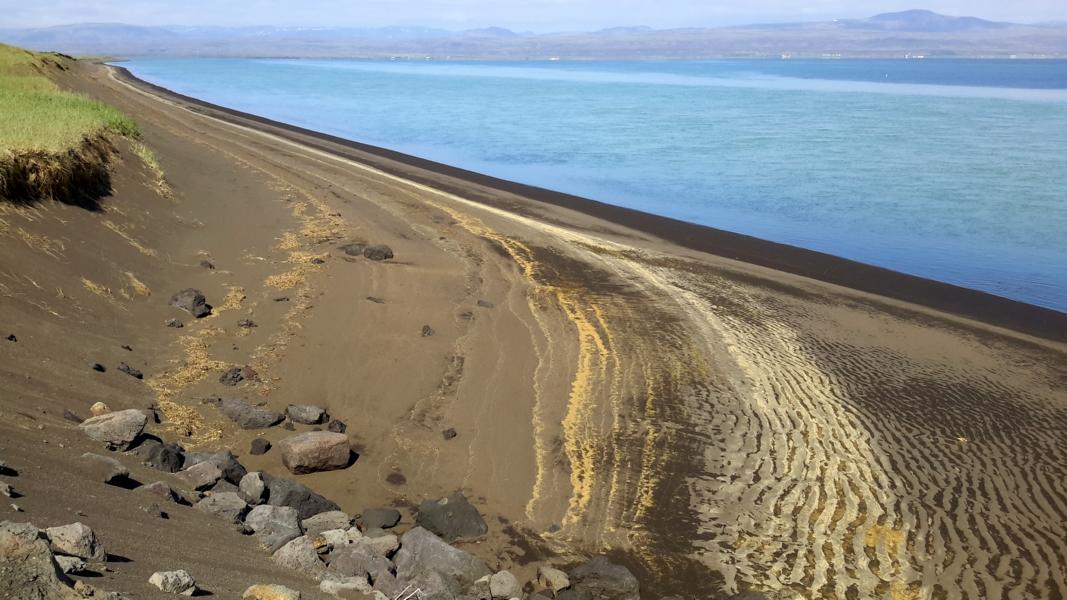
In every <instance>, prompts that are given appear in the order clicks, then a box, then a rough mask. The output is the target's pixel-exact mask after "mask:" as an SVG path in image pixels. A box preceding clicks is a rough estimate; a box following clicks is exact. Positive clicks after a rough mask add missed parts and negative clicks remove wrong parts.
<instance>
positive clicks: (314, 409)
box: [285, 404, 328, 425]
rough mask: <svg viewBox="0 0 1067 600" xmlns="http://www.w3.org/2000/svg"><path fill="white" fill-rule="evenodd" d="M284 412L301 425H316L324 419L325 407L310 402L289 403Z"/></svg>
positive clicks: (325, 415)
mask: <svg viewBox="0 0 1067 600" xmlns="http://www.w3.org/2000/svg"><path fill="white" fill-rule="evenodd" d="M285 414H286V415H287V416H288V417H289V418H290V419H292V420H293V421H295V422H297V423H301V424H303V425H318V424H319V423H322V422H323V421H325V420H326V418H327V416H328V415H327V414H326V409H324V408H320V407H318V406H312V405H310V404H290V405H289V406H288V407H286V409H285Z"/></svg>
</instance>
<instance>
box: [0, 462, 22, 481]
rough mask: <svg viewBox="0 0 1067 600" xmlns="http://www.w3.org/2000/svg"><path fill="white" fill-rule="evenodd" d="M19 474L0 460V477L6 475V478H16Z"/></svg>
mask: <svg viewBox="0 0 1067 600" xmlns="http://www.w3.org/2000/svg"><path fill="white" fill-rule="evenodd" d="M18 474H19V472H18V471H16V470H15V468H14V467H11V466H9V465H8V464H7V463H5V462H4V461H2V460H0V475H7V476H8V477H16V476H18Z"/></svg>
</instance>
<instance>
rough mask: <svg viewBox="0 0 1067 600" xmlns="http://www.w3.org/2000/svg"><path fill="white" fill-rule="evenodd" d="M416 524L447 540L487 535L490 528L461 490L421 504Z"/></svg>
mask: <svg viewBox="0 0 1067 600" xmlns="http://www.w3.org/2000/svg"><path fill="white" fill-rule="evenodd" d="M415 524H416V525H418V526H420V527H423V528H425V529H427V530H429V531H432V532H433V533H435V534H437V535H439V536H441V538H442V539H444V540H445V541H446V542H451V541H454V540H457V539H460V538H469V537H477V536H480V535H485V534H486V532H487V531H488V530H489V529H488V527H486V525H485V520H484V519H483V518H482V515H481V514H479V513H478V509H477V508H475V507H474V506H473V505H472V504H471V503H470V502H469V501H468V500H467V498H466V497H465V496H464V495H463V494H462V493H460V492H456V493H454V494H452V495H451V496H449V497H447V498H442V499H440V500H436V501H435V500H427V501H425V502H423V503H422V504H420V505H419V514H418V517H417V518H416V519H415Z"/></svg>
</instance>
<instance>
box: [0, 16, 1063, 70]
mask: <svg viewBox="0 0 1067 600" xmlns="http://www.w3.org/2000/svg"><path fill="white" fill-rule="evenodd" d="M0 41H5V42H8V43H11V44H16V45H20V46H25V47H29V48H32V49H36V50H58V51H61V52H67V53H71V54H108V55H114V56H238V57H250V56H265V57H360V58H362V57H366V58H382V57H418V58H425V57H432V58H437V59H460V58H484V59H547V58H565V59H612V58H614V59H686V58H719V57H752V58H767V57H774V58H777V57H780V56H792V57H823V56H833V57H837V56H842V57H904V56H905V55H912V56H914V55H925V56H942V57H963V56H991V57H1008V56H1021V57H1027V56H1038V57H1067V25H1056V24H1047V23H1046V24H1041V25H1023V24H1015V23H999V22H994V21H986V20H983V19H978V18H975V17H952V16H946V15H940V14H937V13H933V12H930V11H925V10H909V11H904V12H897V13H886V14H881V15H875V16H873V17H870V18H867V19H852V20H835V21H825V22H809V23H770V24H760V25H747V26H740V27H721V28H678V29H665V30H664V29H660V30H657V29H652V28H649V27H642V26H629V27H612V28H608V29H603V30H600V31H594V32H565V33H548V34H532V33H517V32H515V31H512V30H510V29H505V28H503V27H489V28H483V29H472V30H467V31H447V30H443V29H434V28H427V27H383V28H357V27H138V26H131V25H122V24H100V23H89V24H79V25H64V26H61V27H47V28H41V29H24V30H10V29H9V30H0Z"/></svg>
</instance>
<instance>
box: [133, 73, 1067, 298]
mask: <svg viewBox="0 0 1067 600" xmlns="http://www.w3.org/2000/svg"><path fill="white" fill-rule="evenodd" d="M124 66H126V67H128V68H130V69H131V70H132V71H133V72H134V73H135V74H136V75H138V76H139V77H142V78H144V79H146V80H148V81H151V82H154V83H157V84H160V85H163V86H165V87H168V88H171V89H173V90H175V91H178V92H181V93H184V94H188V95H191V96H195V97H198V98H202V99H204V100H207V101H210V102H214V103H217V104H221V105H225V106H229V107H232V108H236V109H239V110H243V111H247V112H251V113H255V114H258V115H262V116H265V117H269V118H272V119H276V120H280V121H285V122H288V123H292V124H295V125H299V126H303V127H307V128H310V129H315V130H319V131H323V132H327V133H331V134H334V135H339V136H342V137H346V138H350V139H353V140H358V141H362V142H367V143H370V144H375V145H379V146H384V147H387V148H392V149H395V150H400V151H403V152H407V153H410V154H415V155H418V156H422V157H426V158H430V159H433V160H437V161H440V162H445V163H449V164H453V165H457V166H461V167H465V168H468V169H473V170H477V171H481V172H485V173H488V174H491V175H496V176H499V177H504V178H507V179H512V180H516V181H521V182H523V183H529V184H534V185H539V186H542V187H547V188H551V189H556V190H560V191H565V192H570V193H574V194H579V195H583V196H587V197H591V198H595V199H597V200H601V201H604V202H609V203H612V204H618V205H621V206H627V207H630V208H636V209H640V210H644V211H647V212H651V213H657V214H661V215H666V216H670V217H675V218H679V219H684V220H687V221H692V222H696V223H701V224H705V225H711V226H714V227H718V228H722V229H727V230H731V231H737V232H741V233H746V234H750V235H754V236H758V237H762V238H767V239H771V240H775V241H779V242H785V243H789V244H794V245H797V246H802V247H805V248H811V249H815V250H820V251H824V252H828V253H831V254H837V255H840V256H845V257H848V258H852V259H855V260H859V261H863V262H867V263H871V264H876V265H881V266H884V267H889V268H892V269H895V270H898V271H904V272H907V273H913V274H916V275H921V276H925V277H930V278H934V279H938V280H942V281H947V282H950V283H955V284H958V285H962V286H966V287H971V288H975V289H980V290H985V291H988V292H992V293H994V294H998V295H1002V296H1007V297H1010V298H1015V299H1018V300H1022V301H1025V302H1030V303H1033V304H1039V305H1042V306H1046V307H1051V308H1055V309H1058V310H1061V311H1065V312H1067V61H929V60H927V61H904V60H900V61H710V62H671V63H656V62H647V63H610V62H590V63H567V62H555V63H553V62H530V63H527V62H524V63H498V62H497V63H472V62H463V63H442V62H388V61H381V62H375V61H347V60H346V61H342V60H238V59H233V60H229V59H226V60H223V59H218V60H217V59H191V60H135V61H131V62H127V63H124Z"/></svg>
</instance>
